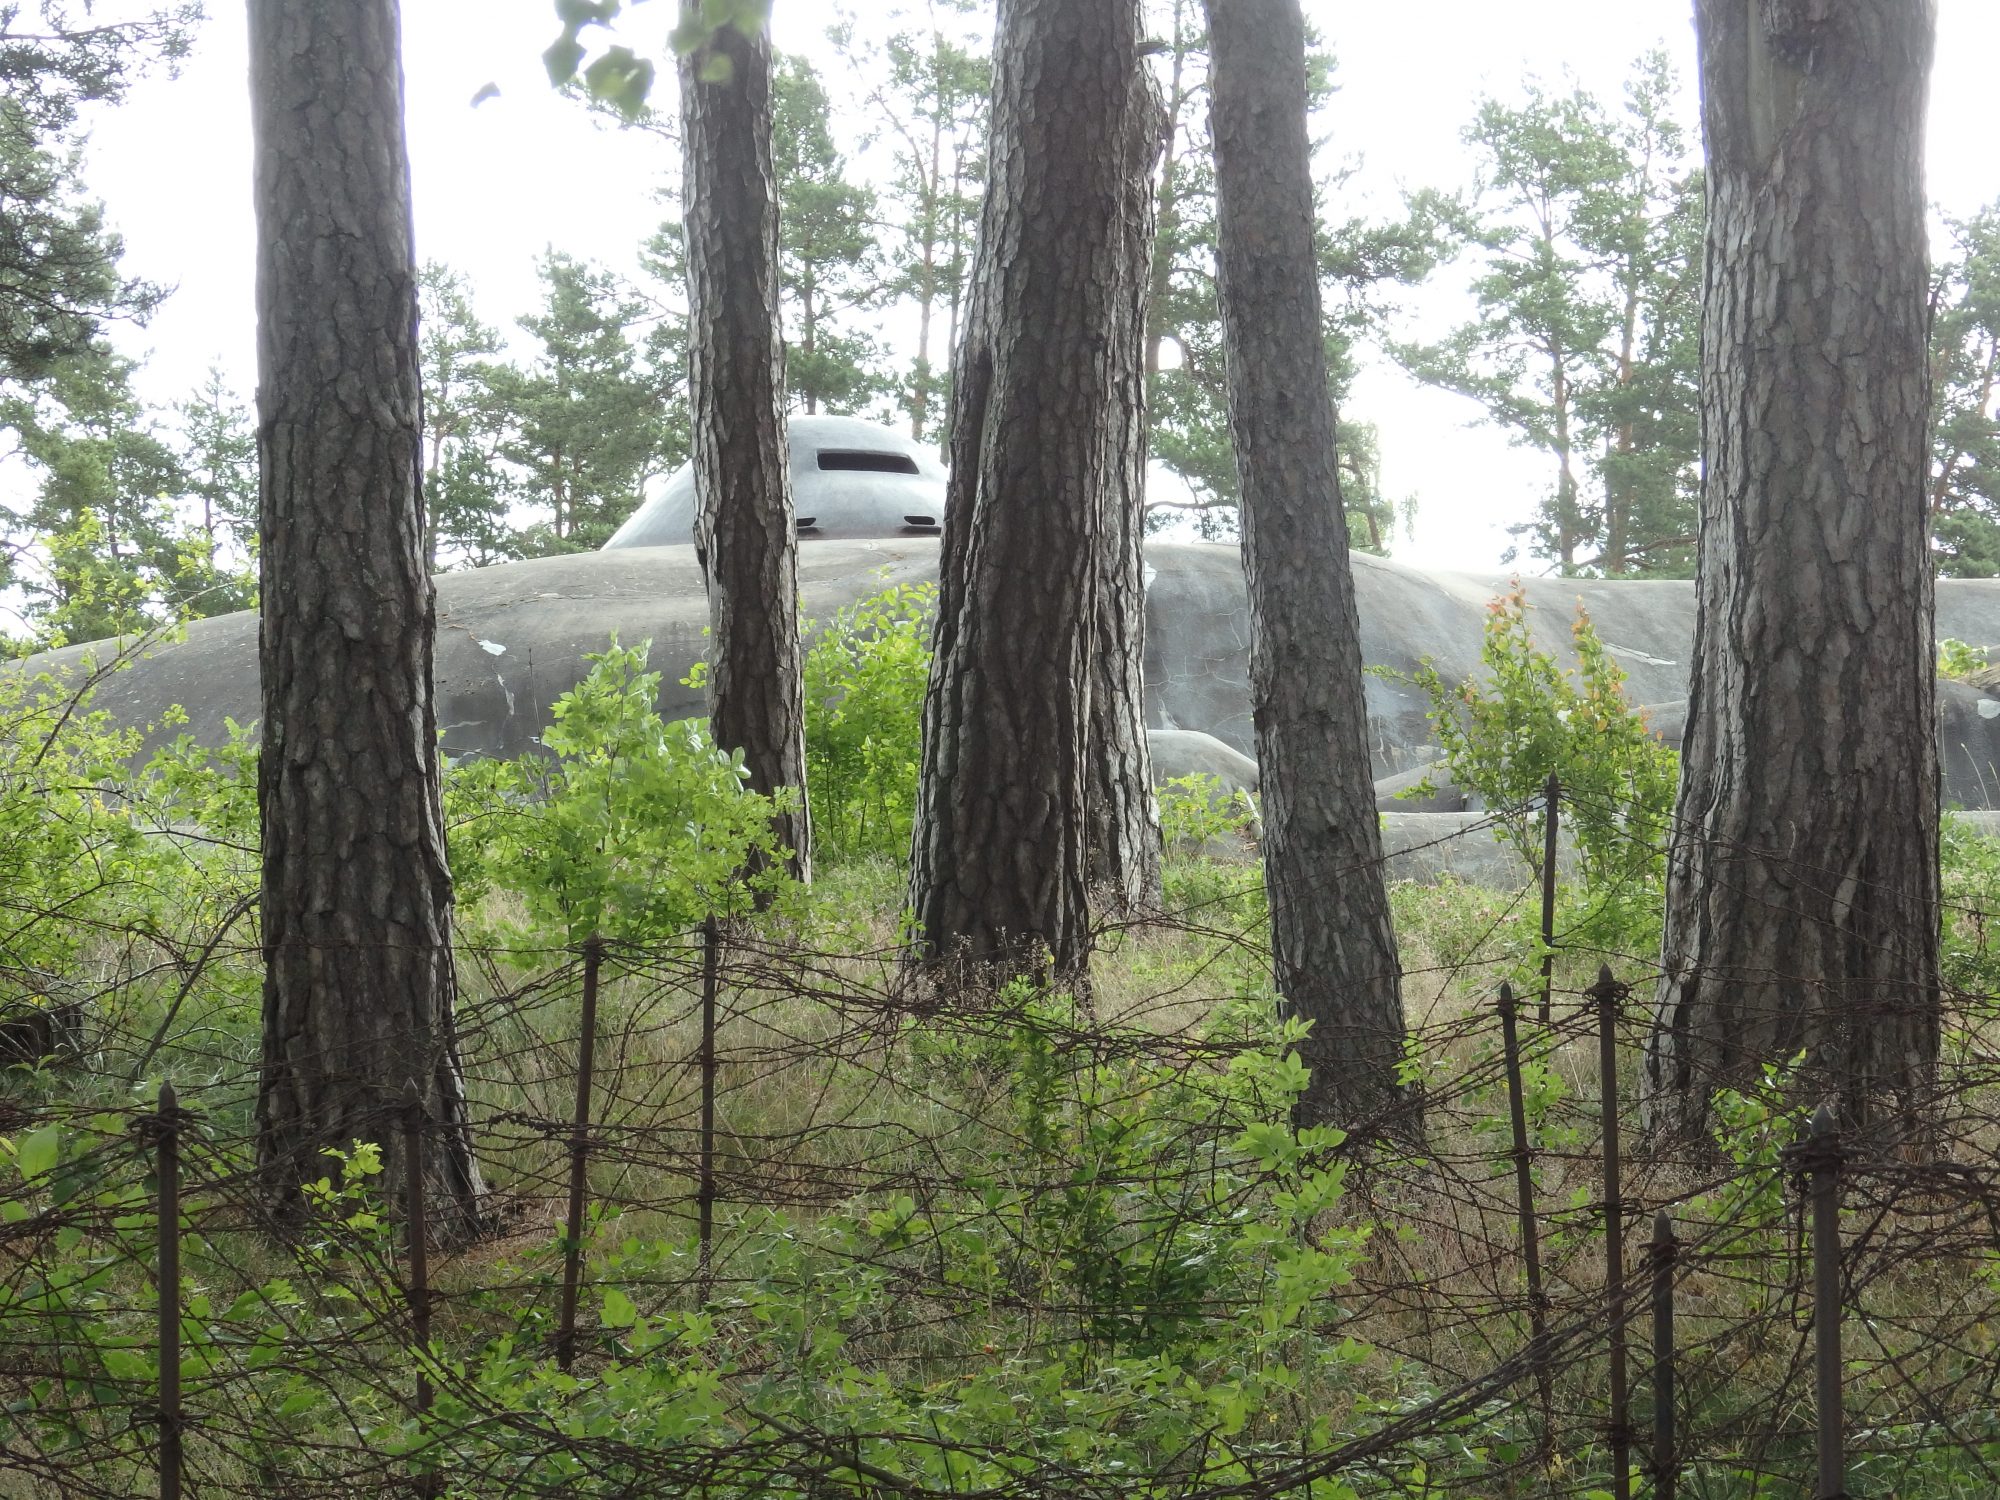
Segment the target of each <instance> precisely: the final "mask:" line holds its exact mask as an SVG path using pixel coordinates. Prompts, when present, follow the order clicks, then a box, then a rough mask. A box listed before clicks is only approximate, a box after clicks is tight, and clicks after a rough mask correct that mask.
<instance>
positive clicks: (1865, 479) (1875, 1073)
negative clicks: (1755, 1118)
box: [1645, 0, 1939, 1132]
mask: <svg viewBox="0 0 2000 1500" xmlns="http://www.w3.org/2000/svg"><path fill="white" fill-rule="evenodd" d="M1696 19H1697V26H1698V30H1699V35H1700V45H1701V64H1702V93H1703V123H1704V130H1705V134H1706V140H1707V151H1708V242H1707V255H1706V264H1705V271H1704V277H1703V291H1702V297H1703V302H1702V313H1703V318H1702V321H1703V336H1702V371H1701V374H1702V447H1703V454H1702V457H1703V469H1704V477H1703V484H1702V500H1701V551H1700V562H1699V573H1698V583H1697V595H1698V599H1699V610H1700V613H1699V616H1698V623H1697V627H1696V639H1695V659H1694V671H1693V679H1692V685H1691V688H1690V693H1689V704H1688V737H1687V745H1686V750H1685V759H1684V763H1683V770H1682V777H1681V789H1680V798H1679V802H1678V805H1677V807H1676V821H1675V832H1674V838H1673V845H1672V855H1671V860H1670V864H1669V875H1668V892H1667V923H1666V944H1665V955H1664V961H1663V970H1664V977H1663V979H1662V981H1661V984H1660V989H1659V996H1658V1007H1657V1011H1656V1014H1655V1017H1654V1029H1653V1033H1652V1037H1651V1040H1650V1044H1649V1047H1648V1055H1647V1065H1646V1078H1645V1089H1646V1093H1647V1100H1648V1108H1649V1111H1650V1116H1651V1119H1652V1122H1653V1124H1654V1126H1655V1128H1657V1129H1659V1130H1662V1131H1667V1132H1675V1131H1678V1132H1692V1131H1696V1130H1698V1129H1700V1127H1701V1125H1702V1122H1703V1120H1704V1118H1705V1116H1706V1112H1707V1104H1708V1099H1709V1096H1710V1094H1711V1093H1712V1092H1713V1090H1715V1089H1716V1088H1717V1087H1719V1086H1724V1085H1731V1084H1741V1083H1743V1082H1745V1081H1746V1080H1754V1079H1755V1078H1756V1076H1757V1072H1758V1069H1759V1067H1760V1066H1761V1065H1762V1064H1764V1063H1766V1062H1784V1061H1787V1060H1789V1059H1790V1058H1792V1057H1794V1056H1796V1055H1798V1054H1799V1053H1801V1052H1803V1053H1804V1054H1805V1059H1806V1062H1805V1076H1804V1077H1803V1078H1801V1079H1800V1080H1799V1086H1800V1088H1801V1089H1802V1090H1803V1091H1804V1092H1805V1093H1806V1094H1807V1095H1808V1096H1821V1095H1826V1094H1837V1095H1838V1097H1839V1099H1840V1103H1841V1108H1842V1110H1843V1113H1844V1114H1845V1115H1846V1116H1847V1117H1848V1118H1849V1119H1850V1120H1856V1121H1858V1120H1862V1119H1866V1118H1870V1117H1876V1116H1879V1115H1881V1114H1882V1113H1885V1112H1900V1111H1902V1110H1904V1109H1907V1108H1909V1107H1911V1106H1912V1105H1915V1104H1917V1103H1918V1102H1919V1101H1921V1100H1922V1099H1923V1098H1924V1097H1925V1096H1926V1095H1927V1093H1928V1091H1929V1089H1930V1087H1931V1083H1932V1080H1933V1075H1934V1072H1935V1067H1936V1062H1937V1050H1938V1027H1939V967H1938V962H1939V961H1938V922H1939V906H1938V805H1937V804H1938V762H1937V752H1936V747H1935V742H1934V738H1933V736H1934V730H1935V723H1936V720H1935V685H1934V682H1933V678H1932V651H1933V649H1934V648H1933V645H1932V604H1933V590H1932V583H1931V568H1930V561H1929V558H1928V556H1927V553H1926V528H1925V504H1924V485H1925V478H1926V468H1925V466H1926V460H1927V438H1928V432H1927V415H1926V414H1927V411H1928V406H1929V372H1928V367H1927V364H1926V360H1925V340H1926V329H1927V312H1926V296H1927V286H1926V282H1927V271H1926V250H1925V230H1924V197H1923V175H1924V174H1923V155H1922V152H1923V124H1924V105H1925V94H1926V89H1927V77H1928V72H1929V67H1930V56H1931V47H1932V18H1931V7H1930V5H1929V4H1928V3H1927V0H1846V3H1844V4H1842V5H1839V6H1836V7H1832V8H1831V9H1828V8H1827V7H1826V6H1824V5H1823V4H1822V3H1819V0H1766V3H1765V4H1763V5H1762V6H1761V7H1753V6H1746V5H1744V4H1743V3H1742V0H1702V3H1700V4H1699V5H1698V6H1697V8H1696Z"/></svg>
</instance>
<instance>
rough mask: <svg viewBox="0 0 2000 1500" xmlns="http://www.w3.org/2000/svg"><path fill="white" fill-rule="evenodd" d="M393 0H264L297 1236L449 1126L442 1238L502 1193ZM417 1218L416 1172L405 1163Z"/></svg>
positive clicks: (265, 438) (263, 663) (276, 631)
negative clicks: (453, 841) (403, 1118)
mask: <svg viewBox="0 0 2000 1500" xmlns="http://www.w3.org/2000/svg"><path fill="white" fill-rule="evenodd" d="M399 36H400V29H399V18H398V10H397V5H396V0H316V3H314V4H310V5H279V4H265V3H257V4H252V5H251V7H250V85H251V105H252V118H253V122H254V129H255V133H256V145H257V162H256V210H257V228H258V244H257V314H258V318H257V354H258V390H257V405H258V435H257V436H258V444H257V446H258V457H259V467H260V471H261V482H260V486H259V489H260V502H259V506H260V511H259V524H260V527H261V535H262V547H261V549H260V551H259V564H260V574H261V577H260V583H261V591H262V592H261V603H262V634H261V643H260V661H259V664H260V667H261V670H262V674H263V709H264V720H263V755H262V759H261V761H260V763H259V770H258V799H259V804H260V807H261V810H262V823H263V845H264V871H263V897H262V901H263V905H262V914H263V935H264V958H265V973H264V1023H263V1038H264V1056H263V1071H262V1074H261V1076H260V1079H259V1086H258V1094H257V1144H258V1159H259V1162H260V1164H261V1166H262V1167H263V1169H264V1171H265V1173H266V1174H267V1176H266V1180H267V1182H268V1184H269V1192H270V1196H271V1204H272V1208H273V1210H274V1212H275V1214H276V1216H277V1218H278V1220H279V1221H280V1222H281V1223H283V1222H296V1221H297V1219H298V1217H299V1215H300V1211H301V1208H302V1204H301V1199H300V1192H299V1188H300V1184H301V1183H302V1182H306V1181H311V1180H315V1179H317V1178H319V1177H322V1176H324V1175H325V1173H326V1170H327V1164H326V1162H325V1161H324V1159H323V1158H322V1156H321V1153H322V1151H324V1150H325V1149H327V1148H329V1147H340V1148H345V1147H347V1146H349V1145H350V1144H351V1143H352V1142H354V1141H355V1140H357V1139H359V1140H367V1141H375V1142H378V1143H386V1142H388V1141H390V1140H391V1138H392V1136H391V1132H392V1131H393V1129H394V1128H395V1123H396V1112H397V1110H398V1109H399V1107H400V1105H401V1101H402V1099H403V1094H404V1090H405V1088H406V1086H407V1085H408V1083H409V1082H410V1081H412V1080H414V1081H415V1083H416V1084H417V1087H418V1090H419V1093H420V1095H421V1097H422V1099H423V1102H424V1106H425V1110H426V1113H427V1115H428V1117H429V1121H430V1125H431V1132H430V1134H429V1137H428V1150H427V1154H426V1160H427V1162H428V1163H429V1166H428V1175H429V1178H430V1180H429V1182H428V1183H427V1184H426V1187H427V1197H428V1198H429V1200H430V1222H431V1223H432V1224H434V1225H437V1226H439V1228H440V1229H441V1231H442V1232H443V1233H444V1234H446V1235H448V1236H452V1237H463V1236H465V1235H466V1234H468V1233H470V1232H471V1231H472V1229H473V1228H474V1227H475V1226H476V1224H477V1222H478V1216H479V1203H480V1196H481V1186H480V1180H479V1171H478V1167H477V1165H476V1163H475V1162H474V1159H473V1155H472V1142H471V1132H470V1128H469V1120H468V1116H467V1109H466V1099H465V1087H464V1083H463V1080H462V1078H461V1075H460V1068H459V1061H458V1051H457V1045H456V1042H455V1040H454V1036H453V1031H452V1002H453V996H454V974H453V967H452V953H451V877H450V875H449V873H448V872H447V868H446V864H445V849H444V827H443V817H442V812H441V807H440V800H439V789H438V750H437V716H436V712H435V707H434V702H433V696H432V687H431V645H432V639H433V636H434V633H435V621H434V605H433V596H432V591H431V583H430V579H429V577H428V576H427V574H426V572H425V569H424V514H423V495H422V485H421V477H420V476H421V468H422V463H423V426H422V420H421V410H420V404H419V392H418V373H417V372H418V355H417V268H416V259H415V257H414V255H413V254H412V249H411V236H410V194H409V168H408V158H407V155H406V153H405V150H404V144H403V90H402V67H401V62H400V59H399V53H398V47H399ZM383 1160H384V1167H385V1175H386V1177H387V1178H388V1191H389V1194H390V1201H391V1202H394V1201H398V1198H399V1196H400V1192H401V1186H402V1185H401V1184H400V1182H399V1180H398V1179H399V1178H400V1177H401V1173H402V1167H401V1164H400V1157H399V1155H398V1153H396V1152H393V1151H388V1152H385V1153H384V1158H383Z"/></svg>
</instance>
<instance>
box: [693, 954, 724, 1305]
mask: <svg viewBox="0 0 2000 1500" xmlns="http://www.w3.org/2000/svg"><path fill="white" fill-rule="evenodd" d="M721 945H722V933H721V929H720V927H719V926H718V924H717V923H716V920H715V918H714V917H710V918H709V919H708V920H707V921H706V922H704V923H702V928H701V1186H700V1188H699V1190H698V1195H697V1197H696V1209H697V1212H698V1213H699V1215H700V1239H701V1276H702V1283H703V1286H704V1288H706V1286H707V1282H708V1277H709V1274H710V1271H711V1270H712V1269H713V1258H714V1252H715V1068H716V1061H715V1000H716V990H717V988H718V970H719V967H720V955H719V952H718V950H719V949H720V947H721Z"/></svg>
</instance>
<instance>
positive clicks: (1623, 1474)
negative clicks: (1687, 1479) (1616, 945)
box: [1589, 964, 1632, 1500]
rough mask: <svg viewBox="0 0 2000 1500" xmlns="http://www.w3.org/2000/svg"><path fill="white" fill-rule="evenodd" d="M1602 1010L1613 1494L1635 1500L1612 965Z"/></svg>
mask: <svg viewBox="0 0 2000 1500" xmlns="http://www.w3.org/2000/svg"><path fill="white" fill-rule="evenodd" d="M1589 994H1590V998H1591V1000H1592V1001H1593V1002H1594V1003H1595V1005H1596V1006H1597V1066H1598V1073H1599V1076H1600V1078H1601V1080H1602V1082H1601V1084H1600V1089H1599V1098H1600V1112H1599V1118H1600V1120H1601V1121H1602V1125H1603V1131H1604V1315H1605V1320H1606V1322H1607V1323H1608V1324H1609V1325H1610V1326H1609V1328H1608V1330H1607V1336H1608V1338H1609V1346H1610V1356H1611V1421H1610V1426H1609V1437H1610V1440H1611V1466H1612V1472H1611V1493H1612V1494H1613V1495H1614V1496H1616V1497H1617V1500H1632V1411H1631V1394H1630V1391H1629V1389H1628V1387H1627V1379H1626V1367H1625V1189H1624V1183H1623V1180H1622V1177H1621V1173H1620V1162H1619V1155H1618V1002H1619V1001H1620V1000H1621V999H1623V998H1624V995H1625V986H1624V985H1622V984H1620V983H1619V982H1618V981H1617V980H1615V979H1613V978H1612V977H1611V969H1610V966H1609V965H1604V964H1601V965H1599V966H1598V970H1597V983H1595V984H1593V985H1592V986H1591V987H1590V990H1589Z"/></svg>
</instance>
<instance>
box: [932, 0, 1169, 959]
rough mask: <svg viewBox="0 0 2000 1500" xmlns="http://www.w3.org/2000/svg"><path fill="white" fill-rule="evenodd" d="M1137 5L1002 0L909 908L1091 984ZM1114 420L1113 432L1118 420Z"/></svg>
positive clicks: (982, 947) (937, 930) (942, 937)
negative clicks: (1090, 870) (1102, 650)
mask: <svg viewBox="0 0 2000 1500" xmlns="http://www.w3.org/2000/svg"><path fill="white" fill-rule="evenodd" d="M1139 35H1140V20H1139V4H1138V0H1002V3H1001V5H1000V12H999V29H998V40H997V44H996V47H995V54H994V77H993V113H992V125H991V137H990V139H991V155H990V169H989V176H988V190H987V198H986V206H985V211H984V216H983V219H982V222H981V226H980V238H979V249H978V253H977V255H976V257H975V259H974V264H973V271H972V291H971V294H970V300H969V302H968V305H967V307H966V313H965V319H966V321H965V327H964V335H963V343H962V344H961V345H960V348H959V353H958V367H957V377H956V381H955V384H954V388H953V393H952V422H951V439H950V457H951V488H950V490H949V493H948V500H947V505H946V509H945V524H944V541H943V547H942V553H941V557H940V564H939V573H940V576H939V596H938V603H939V609H938V630H937V641H936V647H937V649H936V657H935V660H934V663H933V666H932V669H931V681H930V688H929V691H928V693H927V695H926V697H925V702H924V749H923V767H922V785H921V788H920V790H919V793H918V806H917V823H916V833H915V838H914V851H913V855H914V857H913V860H912V868H911V875H910V904H911V907H912V909H913V911H914V912H915V915H916V918H917V921H918V923H919V926H920V931H921V935H922V943H923V945H924V952H925V954H926V956H927V957H929V958H932V959H940V960H945V961H949V962H968V963H971V964H975V965H981V966H994V965H997V966H1000V967H1001V968H1003V969H1011V970H1019V971H1034V970H1039V969H1040V968H1041V967H1042V962H1041V955H1042V953H1043V951H1044V950H1046V953H1047V954H1048V956H1049V957H1050V958H1051V959H1052V960H1053V962H1054V966H1055V971H1056V973H1057V974H1058V975H1060V976H1063V977H1066V978H1075V977H1078V976H1081V975H1082V974H1083V972H1084V969H1085V965H1086V962H1087V959H1088V955H1089V946H1090V933H1089V911H1088V906H1087V902H1086V890H1087V854H1086V846H1087V838H1086V830H1087V827H1088V823H1087V798H1088V793H1087V785H1086V784H1087V781H1088V776H1087V773H1086V763H1087V759H1088V746H1087V730H1088V723H1089V718H1090V703H1091V689H1092V682H1093V678H1094V676H1095V672H1094V670H1093V652H1094V649H1095V645H1096V636H1097V627H1096V619H1097V591H1098V578H1099V573H1100V570H1101V567H1102V562H1101V557H1102V552H1101V548H1102V541H1103V535H1104V518H1105V515H1106V512H1107V508H1108V505H1109V504H1110V502H1108V501H1107V500H1106V499H1105V496H1104V491H1105V489H1106V487H1107V486H1109V485H1112V484H1114V483H1116V482H1117V481H1118V480H1119V479H1120V478H1121V477H1122V476H1120V475H1119V474H1116V473H1114V472H1113V468H1112V459H1111V455H1112V454H1113V452H1114V451H1116V450H1118V449H1119V446H1120V445H1121V444H1123V443H1125V442H1127V441H1128V437H1127V435H1126V434H1125V433H1124V432H1123V430H1122V428H1123V423H1124V421H1125V417H1124V415H1123V414H1122V411H1121V408H1120V402H1121V400H1124V399H1126V394H1127V393H1125V391H1124V387H1123V385H1122V381H1123V380H1124V378H1125V376H1124V371H1125V364H1126V360H1127V358H1128V355H1127V352H1126V351H1125V349H1124V348H1123V340H1122V339H1121V338H1120V337H1119V333H1120V331H1121V330H1123V329H1124V328H1125V327H1126V325H1127V324H1128V323H1129V322H1130V320H1131V317H1132V314H1131V311H1130V308H1129V302H1130V299H1131V296H1132V291H1131V288H1130V287H1129V286H1128V285H1127V284H1126V283H1127V281H1128V279H1129V277H1130V275H1131V274H1132V270H1133V265H1134V259H1133V254H1132V250H1131V248H1130V239H1131V236H1132V234H1133V233H1134V232H1135V230H1134V227H1133V225H1132V222H1131V221H1132V218H1133V215H1134V214H1135V213H1136V212H1138V210H1139V206H1140V203H1141V202H1142V201H1143V193H1141V194H1138V195H1135V194H1134V192H1133V191H1132V190H1131V187H1130V183H1129V180H1128V179H1129V176H1130V164H1131V161H1132V158H1133V156H1134V154H1135V148H1134V147H1133V146H1132V144H1131V143H1132V142H1133V140H1134V138H1135V131H1139V130H1143V129H1145V128H1147V127H1143V126H1141V125H1140V124H1139V123H1138V121H1137V119H1136V116H1137V115H1139V114H1140V113H1141V112H1142V111H1143V110H1144V109H1145V108H1146V105H1147V100H1148V95H1147V94H1146V93H1145V91H1144V90H1143V89H1142V88H1140V87H1139V86H1138V74H1139V70H1140V68H1141V66H1142V63H1141V60H1140V57H1139ZM1114 429H1118V431H1116V432H1115V433H1114Z"/></svg>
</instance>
